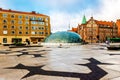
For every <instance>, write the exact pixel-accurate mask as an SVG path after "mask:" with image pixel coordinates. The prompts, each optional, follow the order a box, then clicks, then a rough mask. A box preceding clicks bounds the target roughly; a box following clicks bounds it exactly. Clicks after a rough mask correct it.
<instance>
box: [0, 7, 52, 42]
mask: <svg viewBox="0 0 120 80" xmlns="http://www.w3.org/2000/svg"><path fill="white" fill-rule="evenodd" d="M50 33H51V28H50V17H49V16H47V15H44V14H39V13H36V12H35V11H32V12H22V11H14V10H11V9H9V10H5V9H2V8H0V43H1V44H11V43H13V42H14V41H15V40H18V41H19V42H22V43H24V42H25V41H26V40H29V41H30V42H31V43H32V44H37V43H38V42H42V41H43V40H44V38H46V37H47V36H49V35H50Z"/></svg>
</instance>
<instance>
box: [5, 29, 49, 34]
mask: <svg viewBox="0 0 120 80" xmlns="http://www.w3.org/2000/svg"><path fill="white" fill-rule="evenodd" d="M3 34H8V31H7V30H4V31H3ZM11 34H15V31H11ZM18 34H23V32H22V31H19V32H18ZM25 34H29V32H25ZM31 34H40V35H43V34H44V32H35V31H32V32H31ZM46 34H48V33H46Z"/></svg>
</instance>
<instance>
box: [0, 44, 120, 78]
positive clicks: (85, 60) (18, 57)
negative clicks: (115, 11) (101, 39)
mask: <svg viewBox="0 0 120 80" xmlns="http://www.w3.org/2000/svg"><path fill="white" fill-rule="evenodd" d="M0 80H120V51H110V50H107V48H106V47H104V46H100V45H80V46H63V47H62V48H58V47H57V46H46V47H45V46H44V47H25V48H9V47H8V46H2V45H0Z"/></svg>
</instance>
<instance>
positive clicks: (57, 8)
mask: <svg viewBox="0 0 120 80" xmlns="http://www.w3.org/2000/svg"><path fill="white" fill-rule="evenodd" d="M119 5H120V0H0V7H1V8H4V9H13V10H19V11H29V12H31V11H36V12H39V13H41V14H47V15H49V16H50V18H51V28H52V32H56V31H63V30H64V31H65V30H68V29H69V27H68V26H69V25H70V27H71V28H72V27H77V25H78V24H80V23H81V20H82V17H83V15H86V17H87V20H88V19H89V18H90V17H91V16H93V17H94V18H95V19H98V20H109V21H111V20H113V21H115V20H116V19H119V18H120V11H119V7H120V6H119Z"/></svg>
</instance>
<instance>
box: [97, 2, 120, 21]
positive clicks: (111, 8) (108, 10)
mask: <svg viewBox="0 0 120 80" xmlns="http://www.w3.org/2000/svg"><path fill="white" fill-rule="evenodd" d="M119 8H120V0H101V8H100V11H99V13H97V12H96V13H95V17H96V18H97V19H100V20H109V21H112V20H113V21H116V19H119V18H120V10H119Z"/></svg>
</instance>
